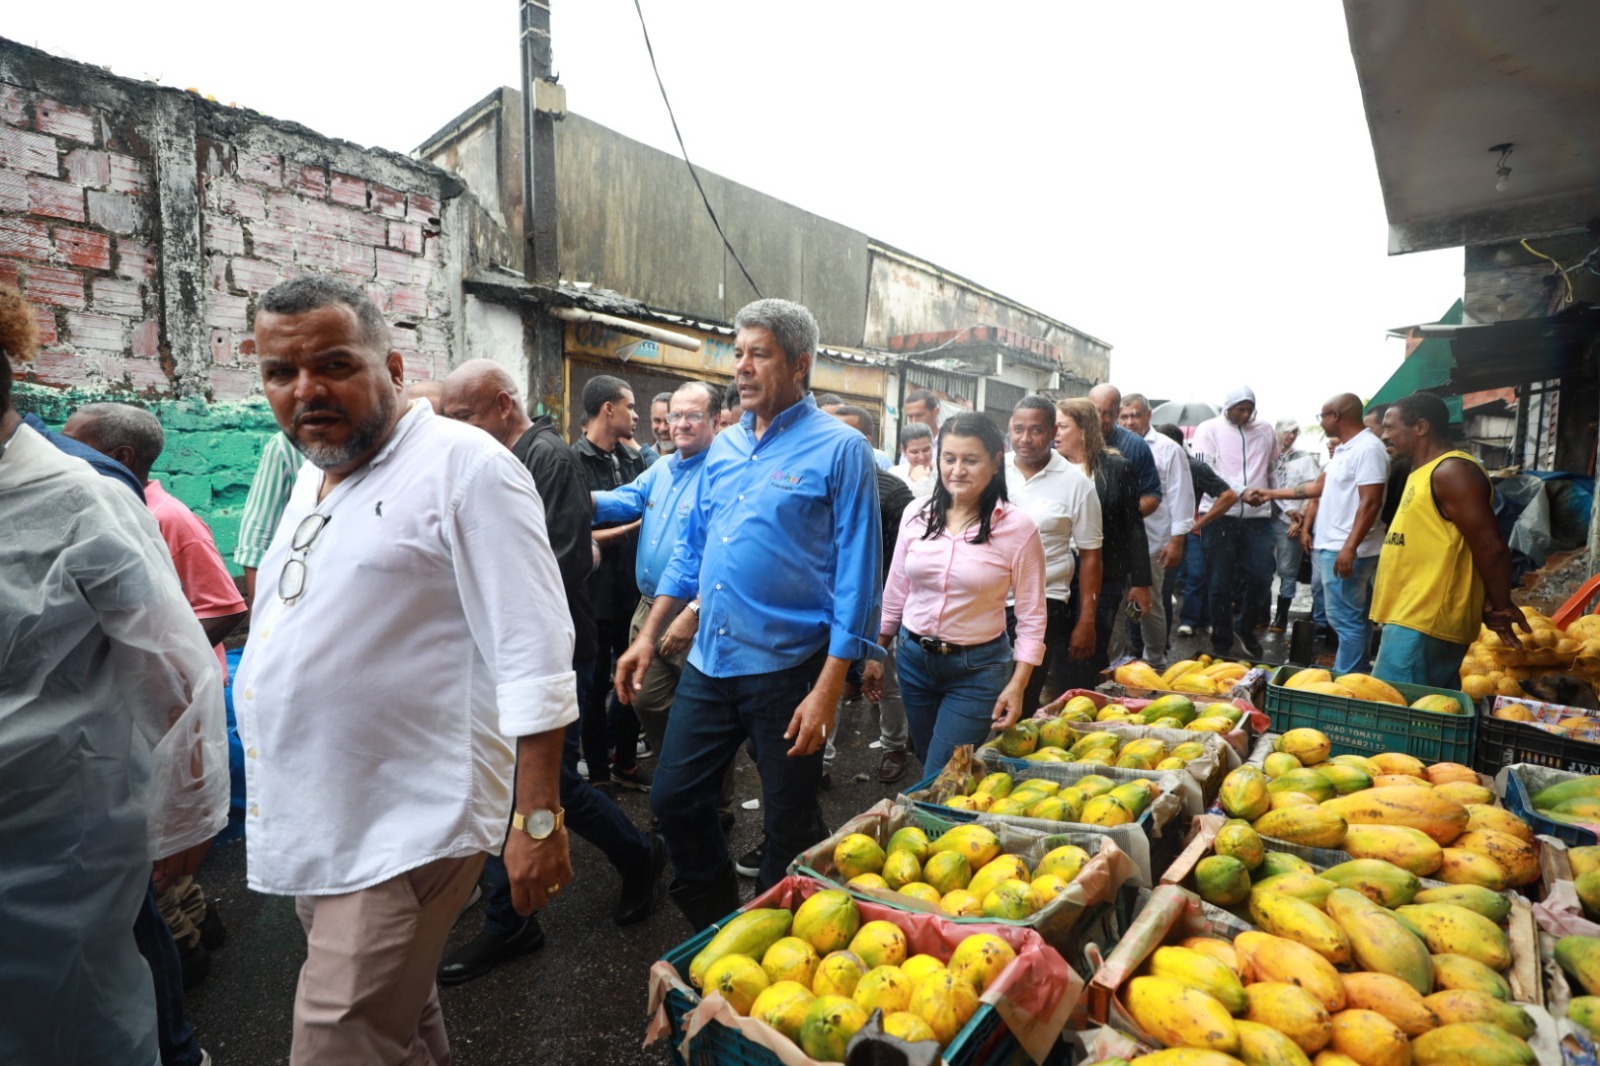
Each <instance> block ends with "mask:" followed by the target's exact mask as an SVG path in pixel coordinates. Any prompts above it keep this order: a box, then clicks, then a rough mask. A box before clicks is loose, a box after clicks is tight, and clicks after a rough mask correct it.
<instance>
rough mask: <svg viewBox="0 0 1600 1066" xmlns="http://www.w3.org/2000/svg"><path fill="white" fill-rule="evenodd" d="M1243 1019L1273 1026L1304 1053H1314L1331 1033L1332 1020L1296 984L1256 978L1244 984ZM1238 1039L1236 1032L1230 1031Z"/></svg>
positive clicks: (1326, 1043) (1315, 999) (1314, 998)
mask: <svg viewBox="0 0 1600 1066" xmlns="http://www.w3.org/2000/svg"><path fill="white" fill-rule="evenodd" d="M1244 994H1245V998H1246V999H1247V1000H1248V1001H1249V1003H1248V1005H1247V1006H1246V1007H1245V1011H1244V1019H1245V1021H1250V1022H1257V1023H1259V1024H1261V1025H1265V1026H1267V1027H1268V1028H1271V1029H1276V1030H1277V1031H1278V1032H1280V1033H1282V1034H1283V1035H1284V1036H1287V1037H1288V1038H1289V1039H1290V1040H1293V1041H1294V1042H1295V1043H1296V1044H1297V1045H1299V1047H1300V1050H1301V1051H1304V1052H1305V1053H1306V1054H1307V1055H1315V1054H1316V1053H1317V1052H1319V1051H1321V1050H1322V1049H1323V1048H1324V1047H1326V1046H1327V1045H1328V1041H1329V1039H1331V1038H1332V1036H1333V1020H1332V1018H1331V1017H1330V1016H1329V1014H1328V1011H1327V1010H1326V1008H1324V1007H1323V1005H1322V1004H1321V1003H1319V1002H1317V998H1316V997H1315V996H1313V995H1312V994H1311V993H1310V992H1307V991H1306V990H1305V989H1303V988H1301V987H1300V986H1298V985H1291V984H1285V983H1283V982H1281V981H1257V982H1255V983H1254V984H1252V985H1248V986H1246V988H1245V990H1244ZM1234 1036H1235V1040H1237V1039H1238V1034H1237V1032H1236V1033H1235V1034H1234Z"/></svg>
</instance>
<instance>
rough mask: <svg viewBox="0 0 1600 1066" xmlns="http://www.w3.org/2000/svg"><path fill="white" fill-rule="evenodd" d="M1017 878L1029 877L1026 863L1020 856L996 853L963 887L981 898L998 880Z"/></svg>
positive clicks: (932, 859)
mask: <svg viewBox="0 0 1600 1066" xmlns="http://www.w3.org/2000/svg"><path fill="white" fill-rule="evenodd" d="M936 858H938V856H934V857H933V858H930V859H929V860H928V861H929V862H930V863H931V862H933V861H934V859H936ZM1019 878H1020V879H1022V880H1029V879H1030V874H1029V872H1028V864H1027V863H1026V862H1024V861H1023V860H1022V858H1021V856H1018V855H1012V854H1009V853H1007V854H1004V855H996V856H995V857H994V858H993V859H992V860H991V861H990V862H989V863H988V864H986V865H985V866H984V867H983V869H981V870H979V871H978V872H977V873H975V874H973V875H972V879H971V880H970V881H968V882H967V884H966V886H965V887H966V890H967V891H968V892H971V893H972V894H973V895H974V896H977V897H978V898H979V899H982V898H983V897H984V896H987V895H988V894H989V893H990V892H992V891H994V888H995V886H996V885H998V884H999V883H1000V882H1002V881H1010V880H1016V879H1019ZM929 884H932V882H931V881H930V882H929ZM934 887H935V888H938V887H939V886H938V885H934ZM946 891H948V889H947V890H946Z"/></svg>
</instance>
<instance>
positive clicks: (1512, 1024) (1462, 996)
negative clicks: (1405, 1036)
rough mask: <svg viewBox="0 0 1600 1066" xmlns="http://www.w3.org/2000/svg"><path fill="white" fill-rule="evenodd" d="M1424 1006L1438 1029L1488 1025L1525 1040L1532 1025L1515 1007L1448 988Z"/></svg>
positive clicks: (1461, 989) (1482, 996) (1530, 1018)
mask: <svg viewBox="0 0 1600 1066" xmlns="http://www.w3.org/2000/svg"><path fill="white" fill-rule="evenodd" d="M1423 1002H1424V1003H1426V1004H1427V1005H1428V1009H1429V1010H1431V1011H1433V1013H1434V1016H1435V1017H1437V1018H1438V1019H1439V1024H1440V1025H1455V1024H1456V1023H1457V1022H1488V1023H1489V1024H1490V1025H1498V1026H1499V1027H1500V1028H1502V1029H1504V1030H1505V1031H1506V1032H1508V1033H1510V1034H1511V1035H1512V1036H1520V1037H1521V1038H1522V1039H1524V1040H1526V1039H1528V1037H1530V1036H1532V1035H1533V1031H1534V1028H1535V1026H1534V1022H1533V1018H1532V1017H1530V1016H1529V1014H1528V1012H1527V1011H1525V1010H1523V1009H1522V1008H1521V1007H1519V1006H1517V1005H1516V1004H1515V1003H1505V1002H1502V1001H1500V1000H1498V999H1496V998H1495V997H1493V996H1491V995H1489V994H1488V993H1487V992H1476V991H1472V990H1470V989H1465V988H1452V989H1447V990H1445V991H1443V992H1435V993H1434V994H1433V995H1431V996H1428V997H1427V998H1426V999H1425V1000H1423Z"/></svg>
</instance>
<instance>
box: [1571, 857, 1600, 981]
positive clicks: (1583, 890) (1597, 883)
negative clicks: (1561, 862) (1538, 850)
mask: <svg viewBox="0 0 1600 1066" xmlns="http://www.w3.org/2000/svg"><path fill="white" fill-rule="evenodd" d="M1567 861H1568V862H1570V863H1571V864H1572V887H1573V888H1575V889H1577V892H1578V902H1580V903H1582V904H1583V914H1584V917H1586V918H1588V919H1589V920H1590V921H1592V922H1600V847H1595V846H1593V845H1591V846H1589V847H1586V848H1568V849H1567ZM1595 974H1596V977H1600V968H1597V969H1596V971H1595Z"/></svg>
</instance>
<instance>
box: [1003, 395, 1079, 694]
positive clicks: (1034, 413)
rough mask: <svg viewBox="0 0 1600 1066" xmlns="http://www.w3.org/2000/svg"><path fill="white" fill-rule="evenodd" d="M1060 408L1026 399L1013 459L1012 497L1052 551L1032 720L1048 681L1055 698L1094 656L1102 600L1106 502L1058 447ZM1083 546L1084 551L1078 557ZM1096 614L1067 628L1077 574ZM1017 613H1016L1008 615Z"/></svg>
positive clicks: (1014, 416) (1014, 417)
mask: <svg viewBox="0 0 1600 1066" xmlns="http://www.w3.org/2000/svg"><path fill="white" fill-rule="evenodd" d="M1055 435H1056V408H1055V405H1054V404H1052V403H1051V402H1050V401H1049V400H1047V399H1045V398H1044V397H1043V396H1024V397H1023V398H1022V400H1021V402H1019V403H1018V404H1017V407H1016V410H1014V411H1012V412H1011V454H1009V455H1007V456H1006V495H1007V496H1009V497H1010V499H1011V502H1012V503H1013V504H1015V505H1016V506H1017V507H1018V508H1019V509H1020V510H1022V511H1023V512H1024V513H1025V514H1027V515H1028V517H1030V518H1032V519H1033V520H1034V522H1035V523H1036V524H1037V525H1038V527H1039V540H1040V541H1041V542H1042V543H1043V545H1044V580H1045V590H1044V596H1045V609H1046V615H1047V621H1046V624H1045V634H1044V646H1045V650H1044V662H1043V663H1042V664H1040V668H1039V669H1037V670H1035V671H1034V672H1033V677H1032V679H1031V680H1030V681H1029V682H1028V688H1027V690H1026V691H1025V692H1024V693H1023V706H1022V711H1023V713H1024V714H1032V713H1033V712H1034V711H1035V710H1037V709H1038V707H1039V697H1040V693H1041V692H1042V690H1043V688H1044V685H1045V684H1046V683H1047V682H1048V683H1049V685H1050V691H1051V693H1052V695H1060V693H1061V692H1062V690H1063V687H1064V682H1063V680H1062V669H1063V667H1064V666H1065V665H1066V662H1067V660H1068V659H1087V658H1089V657H1090V656H1091V655H1093V654H1094V650H1095V629H1094V617H1095V612H1094V606H1093V605H1094V603H1095V601H1096V600H1097V599H1098V598H1099V596H1100V539H1101V537H1100V496H1099V494H1098V493H1096V492H1095V488H1094V482H1092V481H1090V480H1089V478H1088V476H1087V475H1086V474H1084V473H1083V471H1081V470H1079V469H1078V468H1077V467H1076V466H1075V465H1074V464H1072V463H1069V462H1067V460H1066V459H1065V458H1063V457H1062V456H1061V455H1060V454H1059V453H1058V452H1057V451H1056V450H1055V446H1054V442H1055ZM1074 547H1076V551H1074ZM1074 570H1076V572H1077V574H1078V594H1079V595H1080V596H1082V597H1083V598H1084V600H1085V602H1086V603H1087V604H1088V605H1089V608H1088V609H1087V610H1084V611H1080V612H1078V623H1077V625H1075V626H1073V628H1072V629H1071V630H1068V628H1067V622H1068V620H1069V618H1070V613H1069V612H1068V610H1067V603H1068V598H1069V596H1070V595H1071V586H1072V575H1073V572H1074ZM1008 613H1009V612H1008Z"/></svg>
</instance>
